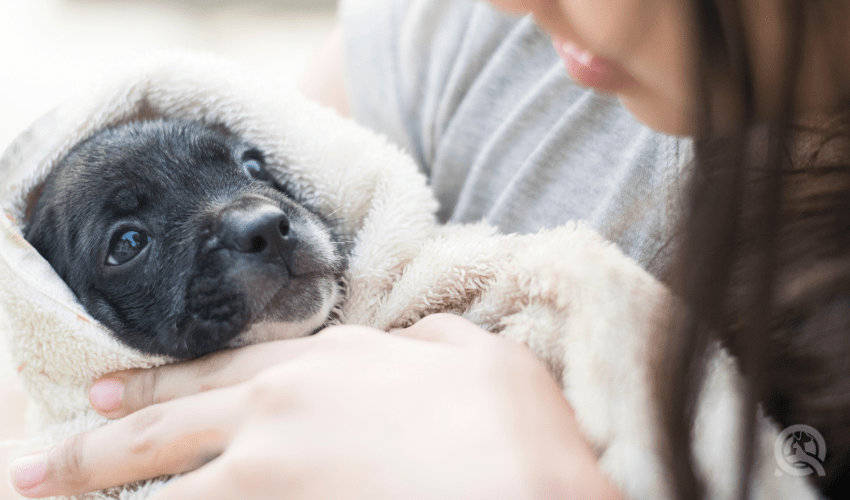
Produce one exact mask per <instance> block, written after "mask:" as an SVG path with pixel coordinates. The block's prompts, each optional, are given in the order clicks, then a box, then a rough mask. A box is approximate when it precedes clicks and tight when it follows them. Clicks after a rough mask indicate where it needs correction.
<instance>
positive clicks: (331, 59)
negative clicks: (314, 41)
mask: <svg viewBox="0 0 850 500" xmlns="http://www.w3.org/2000/svg"><path fill="white" fill-rule="evenodd" d="M343 71H344V69H343V47H342V28H341V27H340V25H339V24H337V25H336V26H335V27H334V30H333V32H332V33H331V35H330V37H328V39H327V41H325V44H324V46H323V47H322V48H321V50H319V52H318V53H317V54H316V55H315V57H314V58H313V60H312V61H311V62H310V64H309V65H308V66H307V68H306V70H305V71H304V74H302V75H301V78H300V79H299V80H298V90H300V91H301V93H302V94H304V96H305V97H307V98H308V99H310V100H312V101H316V102H318V103H320V104H324V105H326V106H330V107H332V108H334V109H335V110H337V112H338V113H339V114H340V115H342V116H350V115H351V111H350V109H349V106H348V96H347V95H346V93H345V81H344V73H343Z"/></svg>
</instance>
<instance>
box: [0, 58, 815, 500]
mask: <svg viewBox="0 0 850 500" xmlns="http://www.w3.org/2000/svg"><path fill="white" fill-rule="evenodd" d="M160 116H163V117H172V118H182V119H191V120H200V121H202V122H206V123H216V124H223V125H224V126H225V127H226V128H227V129H229V130H231V131H232V132H234V133H236V134H238V135H240V136H242V137H244V138H245V139H246V140H248V141H250V142H252V143H254V144H255V145H257V146H258V147H259V148H261V149H262V150H263V152H264V153H265V155H266V158H267V160H268V165H269V168H270V169H271V171H273V172H277V175H280V176H284V177H285V178H286V179H287V183H288V184H289V186H291V187H292V188H293V189H295V190H298V191H300V192H301V193H304V194H305V195H306V196H307V197H310V198H313V197H315V199H316V200H317V201H316V206H317V207H318V209H319V210H321V211H324V212H325V213H329V212H332V211H336V212H335V215H336V216H339V217H340V219H341V220H342V221H344V222H343V224H344V227H343V228H341V229H342V231H343V232H344V234H345V235H347V237H349V238H350V239H352V240H353V241H354V242H355V244H354V250H353V254H352V255H351V259H350V267H349V269H348V272H347V274H346V276H345V279H346V281H347V284H348V292H347V298H346V300H345V302H344V303H343V304H341V305H340V306H339V309H338V311H337V313H338V315H339V317H340V318H341V321H342V322H344V323H350V324H363V325H370V326H374V327H376V328H380V329H383V330H387V329H389V328H393V327H402V326H407V325H410V324H411V323H413V322H414V321H416V320H417V319H419V318H421V317H423V316H425V315H427V314H430V313H434V312H455V313H458V314H462V315H463V316H465V317H466V318H468V319H470V320H472V321H473V322H475V323H477V324H479V325H481V326H482V327H484V328H486V329H488V330H490V331H493V332H497V333H499V334H501V335H504V336H506V337H510V338H512V339H515V340H517V341H520V342H523V343H525V344H526V345H528V346H529V347H530V348H531V350H532V351H533V352H534V353H535V354H536V355H537V356H539V358H540V359H541V360H543V362H544V363H546V365H547V366H548V367H549V369H550V370H551V372H552V374H553V375H554V376H555V377H556V378H557V379H558V381H559V382H560V384H561V385H562V387H563V389H564V394H565V396H566V397H567V398H568V399H569V401H570V403H571V404H572V406H573V408H574V409H575V412H576V415H577V417H578V420H579V423H580V425H581V427H582V429H583V431H584V432H585V434H586V436H587V439H588V440H589V441H590V443H591V444H592V446H593V449H594V450H595V451H596V452H597V453H598V455H599V460H600V463H601V464H602V466H603V467H604V469H605V470H606V471H607V472H608V473H609V475H610V477H611V478H612V480H613V481H614V482H615V483H616V484H617V485H619V486H620V487H621V489H622V490H623V492H624V493H625V494H626V495H627V496H629V497H631V498H636V499H643V498H646V499H659V498H669V497H670V494H669V487H668V483H667V480H666V478H665V475H664V474H663V472H662V468H661V467H660V463H659V459H658V453H657V449H656V443H657V436H658V432H659V431H658V428H657V424H656V423H655V420H654V415H653V411H654V405H653V403H652V400H651V398H650V386H649V376H650V375H649V367H650V364H651V363H652V358H653V356H654V355H655V353H654V352H653V350H652V343H651V333H652V332H653V331H654V329H656V328H657V326H658V321H660V320H663V318H664V312H665V309H666V308H667V307H666V306H667V305H668V303H669V301H670V300H671V299H670V297H669V294H668V292H667V291H666V290H665V288H664V287H663V286H661V285H660V284H659V283H658V282H656V281H655V280H654V279H653V278H652V277H651V276H650V275H649V274H648V273H646V272H645V271H644V270H642V269H641V268H640V267H639V266H638V265H636V264H635V263H634V262H632V261H631V260H629V259H628V258H626V257H625V256H623V255H622V254H621V253H620V252H619V250H618V249H617V248H616V247H615V246H613V245H611V244H609V243H606V242H605V241H604V240H603V239H602V238H600V237H599V236H598V235H596V234H595V233H594V232H592V231H590V230H588V229H587V228H585V227H584V226H582V225H581V224H569V225H567V226H564V227H560V228H557V229H553V230H548V231H543V232H540V233H539V234H536V235H524V236H520V235H499V234H496V232H495V231H494V230H493V229H492V228H490V227H487V226H485V225H471V226H443V227H441V226H438V225H437V224H436V222H435V217H434V213H435V210H436V203H435V201H434V199H433V197H432V195H431V193H430V192H429V190H428V188H427V186H426V183H425V179H424V177H423V176H422V175H421V174H420V173H419V172H418V171H417V169H416V166H415V165H414V163H413V162H412V161H411V159H410V158H409V157H408V156H406V155H405V154H403V153H402V152H401V151H399V150H398V149H397V148H396V147H394V146H392V145H390V144H388V143H387V142H386V141H385V140H384V139H383V138H381V137H379V136H377V135H375V134H373V133H371V132H369V131H367V130H364V129H362V128H360V127H358V126H357V125H356V124H354V123H353V122H351V121H349V120H345V119H342V118H340V117H338V116H337V115H335V114H334V113H333V112H332V111H330V110H328V109H324V108H321V107H320V106H317V105H315V104H313V103H310V102H307V101H305V100H304V99H303V98H301V97H300V96H299V95H297V94H296V93H295V92H293V91H288V90H282V89H270V88H264V87H263V85H262V84H260V83H258V82H256V81H254V80H252V79H251V78H249V77H248V76H246V75H244V73H243V71H242V70H241V69H240V68H239V67H236V66H235V65H232V64H231V63H229V62H226V61H222V60H219V59H216V58H212V57H207V56H199V55H166V56H163V57H159V58H156V59H153V60H149V61H146V62H144V63H142V64H139V65H138V66H135V67H133V68H131V69H130V70H129V71H127V72H123V73H121V74H120V75H118V76H116V77H114V78H111V79H110V80H109V84H108V85H105V86H103V87H102V88H100V89H97V90H93V91H91V92H90V93H89V94H88V95H86V96H82V97H80V98H79V99H77V100H74V101H71V102H68V103H66V104H64V105H62V106H60V107H59V108H57V109H56V110H55V111H53V112H52V113H50V114H49V115H47V116H45V117H44V118H42V119H41V120H39V121H38V122H36V123H35V124H34V125H33V126H32V127H31V128H30V129H29V130H27V131H25V132H24V133H23V134H21V136H20V137H18V138H17V140H16V141H15V142H14V143H13V144H12V145H11V146H10V148H9V149H8V150H7V151H6V152H5V154H4V155H3V157H2V159H0V176H2V177H1V178H0V202H2V211H3V214H2V217H0V299H2V304H3V305H4V306H5V308H6V310H7V312H8V316H9V319H10V321H11V325H9V330H10V335H9V338H8V342H9V348H10V352H11V355H12V357H13V359H14V363H15V366H16V368H17V370H18V376H19V379H20V382H21V383H22V385H23V388H24V389H25V391H26V392H27V393H28V394H29V396H30V398H31V400H32V405H31V415H30V417H31V418H30V420H31V424H32V430H33V432H34V434H35V437H34V438H33V439H32V440H31V441H30V442H29V443H28V446H27V449H34V448H36V447H42V446H46V445H49V444H51V443H54V442H57V441H58V440H61V439H63V438H65V437H67V436H69V435H71V434H73V433H78V432H81V431H85V430H88V429H93V428H96V427H98V426H101V425H103V424H105V423H106V419H104V418H103V417H101V416H99V415H97V414H96V413H95V412H94V411H93V410H92V409H91V408H90V406H89V401H88V391H89V389H90V387H91V383H92V381H93V380H94V379H96V378H97V377H99V376H101V375H103V374H105V373H108V372H112V371H115V370H122V369H128V368H138V367H150V366H156V365H160V364H162V363H166V362H168V360H167V359H166V358H162V357H150V356H145V355H142V354H140V353H138V352H135V351H133V350H132V349H130V348H128V347H125V346H124V345H123V344H121V343H119V342H118V341H116V340H115V339H114V338H113V337H112V336H110V333H109V332H108V331H107V330H106V329H105V328H104V327H103V326H101V325H99V324H98V323H97V322H96V321H95V320H93V319H92V318H91V317H90V316H89V315H88V314H87V313H86V312H85V311H84V310H83V308H82V307H81V306H80V304H79V303H78V302H77V300H76V299H75V297H74V295H73V294H72V293H71V291H70V290H69V289H68V287H67V286H66V285H65V284H64V283H63V282H62V280H61V279H60V278H59V277H58V276H57V275H56V274H55V273H54V272H53V270H52V269H51V267H50V266H49V265H48V264H47V262H45V261H44V260H43V259H42V258H41V256H40V255H39V254H38V253H37V252H36V251H35V250H34V249H33V248H32V247H31V246H30V245H29V244H28V243H27V242H26V241H25V240H24V239H23V236H22V230H23V228H24V227H25V225H26V220H27V209H28V207H29V206H30V205H32V204H33V203H34V200H35V199H36V198H37V196H38V195H39V192H40V191H39V186H40V184H41V183H42V182H43V181H44V179H45V177H46V175H47V174H48V172H49V171H50V170H51V168H53V166H54V165H55V164H56V162H57V160H58V159H60V158H61V157H62V156H63V155H64V154H66V153H67V152H68V151H69V150H70V149H71V148H72V147H73V146H74V145H75V144H77V143H78V142H80V141H82V140H84V139H86V138H87V137H90V136H91V135H92V134H94V133H95V132H96V131H98V130H100V129H102V128H104V127H107V126H109V125H113V124H116V123H122V122H127V121H130V120H144V119H149V118H153V117H160ZM738 377H739V375H738V374H737V372H736V370H735V367H734V363H733V362H732V360H731V359H730V358H729V357H728V356H727V355H726V354H725V353H724V352H723V351H722V350H719V349H718V350H717V351H716V355H715V357H714V360H713V362H712V364H711V367H710V375H709V377H708V379H707V382H706V385H705V388H704V390H703V394H702V398H701V410H700V413H699V418H698V420H697V427H696V429H695V436H696V443H695V450H696V454H697V456H698V462H699V464H700V466H701V471H702V473H703V475H704V476H705V477H706V479H707V482H708V485H709V492H710V497H711V498H724V499H725V498H732V496H733V494H734V489H735V484H736V481H737V472H736V471H737V470H738V469H739V465H740V457H739V456H738V450H739V447H738V444H737V442H736V436H737V435H738V430H737V425H736V415H737V412H736V409H737V408H738V406H739V401H740V395H739V387H738V386H739V380H738ZM776 435H777V431H776V429H775V426H774V425H772V424H771V423H770V422H769V421H768V420H767V419H761V421H760V441H759V442H760V445H759V451H758V453H757V455H758V460H757V464H756V468H755V473H754V474H755V477H756V481H755V491H754V492H755V498H762V499H782V498H789V499H790V498H794V499H802V498H816V496H817V495H816V494H815V493H814V490H813V489H812V488H811V487H810V486H809V485H808V483H807V482H805V481H804V480H801V479H799V478H795V477H792V476H787V475H786V476H775V475H774V471H775V468H776V466H775V462H774V455H773V454H774V451H773V450H774V439H775V437H776ZM165 483H167V479H165V478H160V479H154V480H149V481H145V482H142V483H137V484H133V485H127V486H124V487H121V488H113V489H110V490H105V491H101V492H97V493H92V494H89V495H83V496H82V497H80V498H92V499H105V498H120V499H125V500H131V499H140V498H146V497H148V496H149V495H150V494H151V493H153V492H154V491H156V490H157V489H159V488H160V487H162V485H163V484H165Z"/></svg>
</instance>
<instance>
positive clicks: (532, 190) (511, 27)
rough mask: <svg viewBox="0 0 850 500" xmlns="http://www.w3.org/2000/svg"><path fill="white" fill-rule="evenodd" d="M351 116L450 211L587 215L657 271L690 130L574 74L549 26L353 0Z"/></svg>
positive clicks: (466, 216) (501, 220) (664, 258)
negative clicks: (405, 159) (642, 115)
mask: <svg viewBox="0 0 850 500" xmlns="http://www.w3.org/2000/svg"><path fill="white" fill-rule="evenodd" d="M340 18H341V22H342V27H343V44H344V47H345V64H346V66H345V71H346V75H347V76H346V77H347V81H346V86H347V92H348V98H349V101H350V105H351V110H352V114H353V116H354V118H355V119H356V120H357V121H358V122H360V123H362V124H364V125H366V126H368V127H370V128H372V129H374V130H376V131H378V132H381V133H383V134H386V135H387V136H388V137H389V138H390V139H391V140H393V141H395V142H396V143H398V144H400V145H401V146H402V147H404V148H405V149H407V150H408V151H409V152H410V153H411V154H412V155H413V156H414V158H415V159H416V160H417V161H418V163H419V165H420V167H421V168H422V170H423V171H424V172H425V173H426V174H427V175H428V177H429V179H430V183H431V186H432V187H433V189H434V191H435V193H436V195H437V197H438V199H439V200H440V214H439V215H440V218H441V220H442V221H451V222H473V221H478V220H482V219H483V220H485V221H487V222H489V223H491V224H494V225H497V226H499V228H500V229H501V230H502V231H504V232H521V233H529V232H536V231H538V230H539V229H541V228H544V227H554V226H556V225H560V224H563V223H564V222H566V221H568V220H584V221H586V222H587V223H588V224H589V225H590V226H591V227H593V228H595V229H597V230H598V231H599V232H601V233H602V234H603V235H604V236H605V237H607V238H609V239H611V240H613V241H615V242H616V243H617V244H618V245H619V246H620V247H621V248H622V249H623V251H624V252H626V253H627V254H628V255H630V256H631V257H633V258H634V259H636V260H637V261H638V262H640V263H641V264H642V265H643V266H644V267H646V268H648V269H649V270H650V271H651V272H653V273H655V274H660V273H661V272H662V270H663V268H664V266H665V265H666V263H667V262H668V256H669V255H668V254H669V252H666V250H667V249H669V248H670V247H671V246H669V245H668V246H665V242H666V241H667V240H668V239H669V238H670V235H671V228H672V227H673V225H674V223H673V222H674V218H675V214H676V213H677V210H676V207H677V206H678V202H679V196H678V193H679V192H680V189H681V187H682V186H681V184H682V183H681V182H680V181H679V177H680V174H681V172H682V167H683V165H685V164H686V162H687V161H688V160H689V158H690V145H689V143H688V142H687V141H684V140H681V139H677V138H674V137H670V136H666V135H663V134H659V133H657V132H654V131H652V130H650V129H649V128H647V127H645V126H644V125H642V124H640V123H639V122H637V121H636V120H635V119H634V118H633V117H632V116H631V115H630V114H629V113H628V111H626V110H625V108H623V107H622V106H621V105H620V104H619V102H618V101H617V100H616V99H614V98H612V97H609V96H602V95H599V94H596V93H595V92H592V91H590V90H587V89H583V88H581V87H578V86H576V85H575V84H573V83H572V81H571V80H570V79H569V76H568V74H567V72H566V70H565V68H564V64H563V62H562V60H561V59H560V58H559V57H558V55H557V53H556V52H555V49H554V48H553V47H552V43H551V41H550V39H549V37H548V36H547V35H546V34H545V33H544V32H543V31H542V30H541V29H540V28H538V27H537V26H536V25H535V23H534V21H533V19H531V17H530V16H526V17H522V18H516V17H511V16H509V15H506V14H503V13H500V12H497V11H495V10H494V9H493V8H492V7H491V6H490V5H489V4H486V3H483V2H474V1H468V0H342V3H341V6H340Z"/></svg>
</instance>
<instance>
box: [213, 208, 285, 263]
mask: <svg viewBox="0 0 850 500" xmlns="http://www.w3.org/2000/svg"><path fill="white" fill-rule="evenodd" d="M223 221H224V228H223V230H224V235H223V236H224V239H225V241H226V242H228V243H229V244H230V245H229V246H231V247H232V248H233V249H234V250H237V251H239V252H242V253H246V254H258V255H260V256H262V258H263V260H268V261H271V260H275V259H277V258H281V259H283V261H284V262H288V261H289V256H290V254H291V253H292V248H293V247H294V246H295V239H294V238H293V237H292V236H291V234H290V233H291V231H290V227H289V218H287V217H286V214H284V213H283V211H282V210H281V209H280V208H278V207H276V206H274V205H269V204H258V205H252V206H249V207H244V208H237V209H233V210H229V211H228V213H227V214H225V215H224V217H223Z"/></svg>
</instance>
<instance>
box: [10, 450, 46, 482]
mask: <svg viewBox="0 0 850 500" xmlns="http://www.w3.org/2000/svg"><path fill="white" fill-rule="evenodd" d="M45 472H47V455H44V454H41V455H32V456H29V457H22V458H19V459H17V460H15V462H14V463H13V464H12V478H13V481H14V482H15V487H16V488H18V489H19V490H28V489H30V488H32V487H34V486H37V485H38V484H39V483H40V482H42V481H44V473H45Z"/></svg>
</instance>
